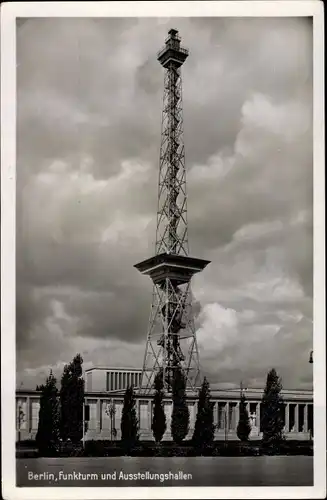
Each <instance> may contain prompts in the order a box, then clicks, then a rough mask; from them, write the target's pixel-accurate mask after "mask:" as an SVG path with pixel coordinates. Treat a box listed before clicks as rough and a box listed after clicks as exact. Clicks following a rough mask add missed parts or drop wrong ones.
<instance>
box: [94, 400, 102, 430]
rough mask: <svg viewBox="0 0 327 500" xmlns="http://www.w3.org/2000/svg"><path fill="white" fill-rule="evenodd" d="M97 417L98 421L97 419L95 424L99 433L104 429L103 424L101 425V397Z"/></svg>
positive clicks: (98, 401) (98, 402)
mask: <svg viewBox="0 0 327 500" xmlns="http://www.w3.org/2000/svg"><path fill="white" fill-rule="evenodd" d="M96 417H97V421H96V425H95V430H96V433H97V434H99V433H100V432H101V430H102V425H101V399H100V398H98V399H97V411H96Z"/></svg>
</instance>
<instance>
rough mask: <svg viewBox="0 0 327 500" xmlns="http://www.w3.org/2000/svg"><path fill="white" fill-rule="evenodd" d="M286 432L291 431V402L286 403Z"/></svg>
mask: <svg viewBox="0 0 327 500" xmlns="http://www.w3.org/2000/svg"><path fill="white" fill-rule="evenodd" d="M284 429H285V432H290V404H289V403H286V405H285V427H284Z"/></svg>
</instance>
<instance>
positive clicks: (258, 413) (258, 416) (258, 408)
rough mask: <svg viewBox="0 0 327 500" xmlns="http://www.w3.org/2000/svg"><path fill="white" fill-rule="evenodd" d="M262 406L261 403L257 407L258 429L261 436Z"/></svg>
mask: <svg viewBox="0 0 327 500" xmlns="http://www.w3.org/2000/svg"><path fill="white" fill-rule="evenodd" d="M260 405H261V403H260V402H259V403H257V406H256V414H257V427H258V434H260V427H261V425H260V420H261V415H260Z"/></svg>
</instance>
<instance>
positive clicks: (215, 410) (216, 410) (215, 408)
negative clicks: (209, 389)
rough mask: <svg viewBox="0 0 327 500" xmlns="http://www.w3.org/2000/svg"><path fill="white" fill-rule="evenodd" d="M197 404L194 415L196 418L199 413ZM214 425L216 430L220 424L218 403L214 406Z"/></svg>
mask: <svg viewBox="0 0 327 500" xmlns="http://www.w3.org/2000/svg"><path fill="white" fill-rule="evenodd" d="M195 405H196V403H194V414H195V418H196V415H197V412H196V406H195ZM213 423H214V426H215V429H216V428H217V427H216V426H217V424H218V401H215V402H214V404H213Z"/></svg>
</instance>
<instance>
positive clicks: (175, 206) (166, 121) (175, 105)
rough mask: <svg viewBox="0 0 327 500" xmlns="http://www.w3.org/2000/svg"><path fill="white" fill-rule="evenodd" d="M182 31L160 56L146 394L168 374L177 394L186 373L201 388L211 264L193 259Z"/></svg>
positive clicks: (172, 34)
mask: <svg viewBox="0 0 327 500" xmlns="http://www.w3.org/2000/svg"><path fill="white" fill-rule="evenodd" d="M180 42H181V39H180V37H179V36H178V31H177V30H174V29H171V30H170V31H169V32H168V38H167V39H166V45H165V46H164V48H163V49H162V50H161V51H160V52H159V53H158V61H159V62H160V64H161V65H162V66H163V67H164V69H165V78H164V98H163V112H162V130H161V148H160V167H159V191H158V211H157V231H156V244H155V255H154V257H151V258H150V259H147V260H145V261H143V262H141V263H139V264H136V265H135V267H136V269H138V270H139V271H140V272H141V273H142V274H145V275H148V276H150V277H151V279H152V281H153V296H152V307H151V313H150V320H149V327H148V334H147V343H146V349H145V356H144V363H143V374H142V389H141V390H142V391H144V392H145V393H147V392H150V391H151V390H152V388H153V381H154V376H155V374H156V372H158V371H159V370H162V372H163V380H164V386H165V390H166V391H167V392H171V387H172V381H173V377H174V371H175V370H176V369H179V370H181V371H182V372H183V374H184V376H185V379H186V382H187V388H188V389H192V390H194V389H195V388H196V387H197V386H198V384H199V382H200V381H199V377H200V366H199V353H198V347H197V342H196V335H195V327H194V318H193V315H192V295H191V287H190V281H191V278H192V276H193V275H194V274H195V273H198V272H199V271H202V270H203V269H204V268H205V267H206V266H207V264H209V261H206V260H202V259H196V258H193V257H189V255H188V253H189V248H188V232H187V196H186V172H185V154H184V143H183V115H182V80H181V69H180V68H181V66H182V64H183V63H184V61H185V60H186V58H187V57H188V51H187V50H186V49H184V48H182V47H181V46H180Z"/></svg>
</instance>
